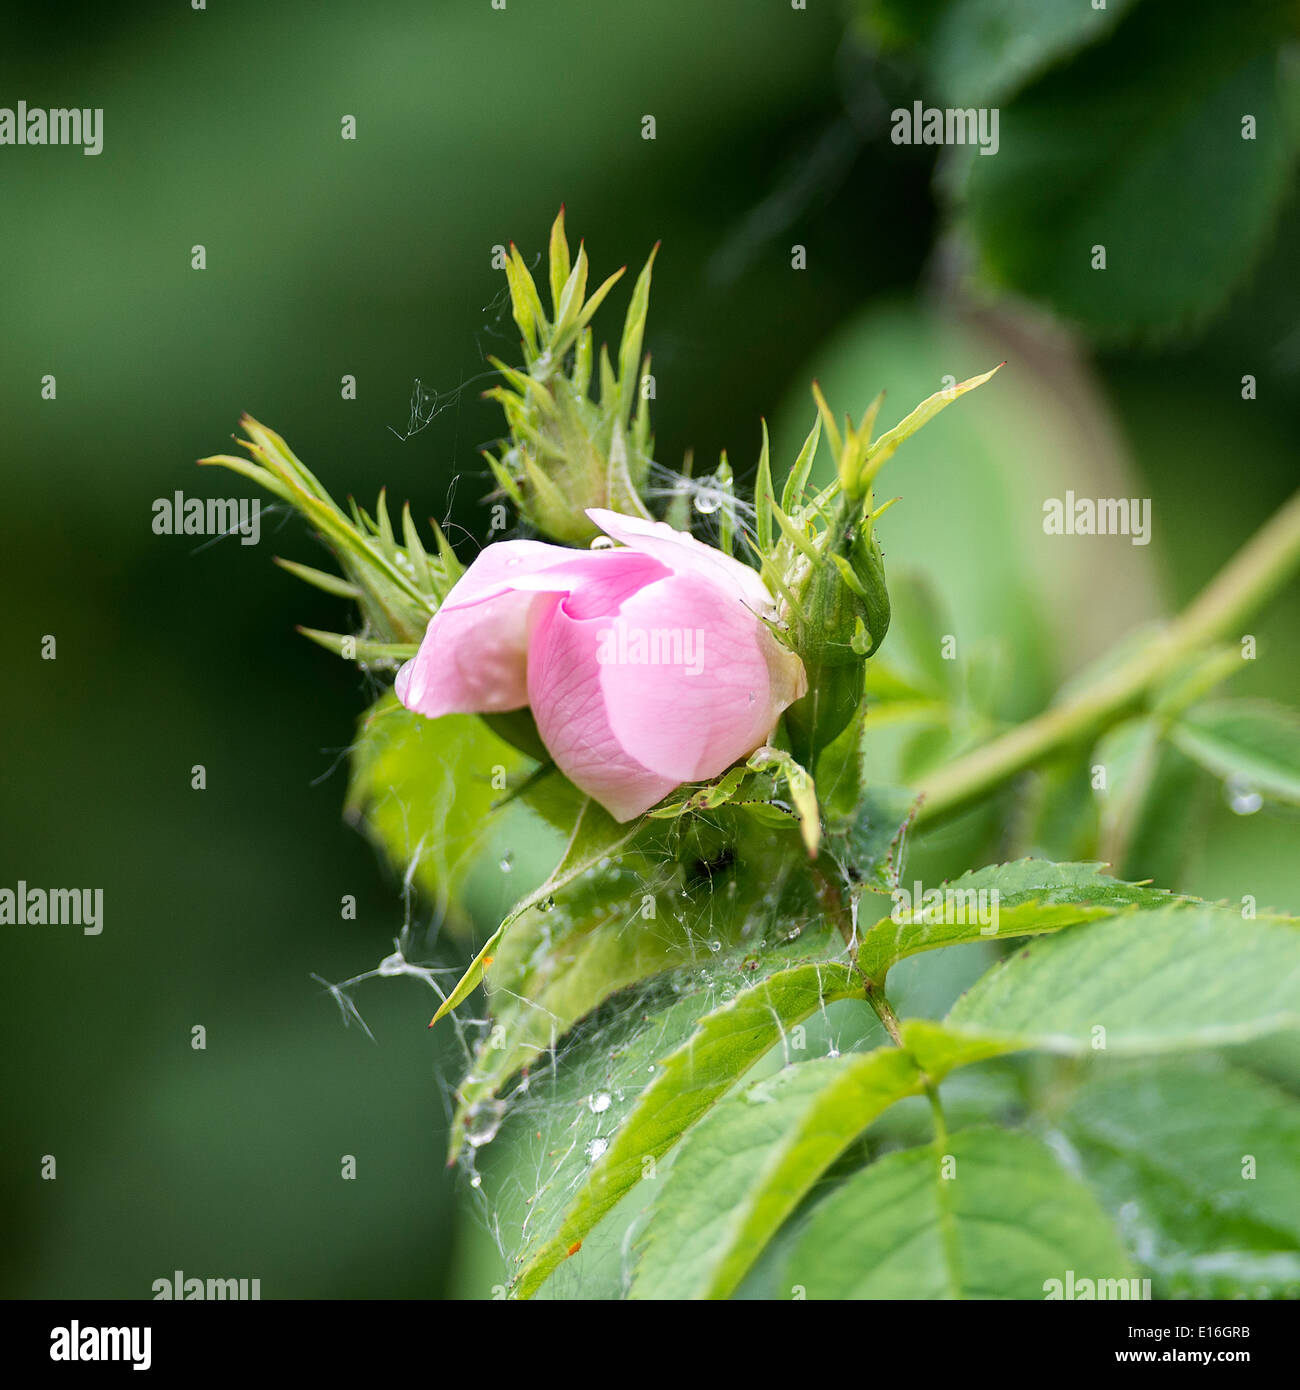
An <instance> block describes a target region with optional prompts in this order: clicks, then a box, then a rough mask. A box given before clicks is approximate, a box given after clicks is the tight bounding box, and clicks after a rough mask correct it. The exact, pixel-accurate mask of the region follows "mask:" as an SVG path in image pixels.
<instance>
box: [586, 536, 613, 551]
mask: <svg viewBox="0 0 1300 1390" xmlns="http://www.w3.org/2000/svg"><path fill="white" fill-rule="evenodd" d="M617 544H618V542H617V541H616V540H615V539H614V538H613V536H597V537H596V538H595V539H594V540H593V541H592V543H591V546H590V548H591V549H592V550H613V549H614V547H615V546H616V545H617Z"/></svg>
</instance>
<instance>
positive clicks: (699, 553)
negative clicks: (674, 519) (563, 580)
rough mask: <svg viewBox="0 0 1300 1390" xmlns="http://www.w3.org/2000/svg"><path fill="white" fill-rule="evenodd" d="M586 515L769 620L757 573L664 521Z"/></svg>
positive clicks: (768, 601)
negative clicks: (730, 594)
mask: <svg viewBox="0 0 1300 1390" xmlns="http://www.w3.org/2000/svg"><path fill="white" fill-rule="evenodd" d="M587 515H588V516H589V517H590V518H591V519H592V521H594V522H595V523H596V525H597V526H599V527H600V529H601V530H602V531H604V533H605V534H606V535H607V536H613V538H614V539H615V540H616V541H620V542H621V543H622V544H623V545H626V546H631V547H633V548H634V549H636V550H640V551H643V552H644V553H645V554H647V555H653V556H654V558H655V559H656V560H658V561H660V563H661V564H664V565H666V566H667V567H668V568H669V569H670V570H672V571H673V573H674V574H697V575H700V576H701V577H702V578H706V579H711V580H713V582H714V583H715V584H719V585H723V586H725V587H726V588H727V589H728V590H731V591H733V592H735V593H737V594H738V595H739V596H740V597H741V598H742V599H743V600H744V601H745V604H746V606H747V607H748V608H749V609H751V611H753V612H755V613H761V614H763V616H764V617H769V616H770V615H771V612H772V608H773V603H772V596H771V594H769V593H768V591H767V586H766V585H765V584H764V583H763V581H762V580H761V579H760V578H759V576H758V572H757V571H756V570H752V569H750V567H749V566H748V565H744V564H741V562H740V561H739V560H736V559H733V557H732V556H730V555H724V554H723V552H722V551H721V550H717V549H715V548H714V547H713V546H711V545H705V544H704V542H703V541H697V540H696V539H695V537H694V536H690V535H687V533H686V532H685V531H678V530H675V529H674V528H673V527H671V526H669V525H668V523H667V522H665V521H646V520H645V519H644V518H642V517H637V516H624V515H623V514H622V513H621V512H611V511H606V510H605V509H604V508H601V507H588V508H587Z"/></svg>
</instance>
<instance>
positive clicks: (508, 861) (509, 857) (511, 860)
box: [498, 850, 515, 874]
mask: <svg viewBox="0 0 1300 1390" xmlns="http://www.w3.org/2000/svg"><path fill="white" fill-rule="evenodd" d="M498 867H499V868H500V870H501V872H502V873H503V874H508V873H509V872H510V871H511V869H513V868H514V867H515V856H514V851H513V850H506V852H505V853H504V854H503V855H502V856H501V863H500V865H499V866H498Z"/></svg>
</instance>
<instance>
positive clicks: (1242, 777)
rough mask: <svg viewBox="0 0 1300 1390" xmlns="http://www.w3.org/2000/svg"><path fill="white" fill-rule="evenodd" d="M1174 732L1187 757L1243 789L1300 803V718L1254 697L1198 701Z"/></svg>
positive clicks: (1178, 722)
mask: <svg viewBox="0 0 1300 1390" xmlns="http://www.w3.org/2000/svg"><path fill="white" fill-rule="evenodd" d="M1172 737H1173V740H1174V742H1175V743H1176V744H1177V745H1178V747H1179V748H1181V749H1182V750H1183V752H1184V753H1186V754H1187V755H1188V757H1190V758H1193V759H1195V760H1196V762H1198V763H1200V764H1201V766H1202V767H1204V768H1207V769H1208V770H1209V771H1210V772H1213V773H1215V774H1216V775H1217V776H1220V777H1226V778H1230V779H1232V780H1233V781H1234V782H1235V783H1236V784H1237V786H1238V787H1239V788H1240V789H1241V790H1242V791H1243V792H1249V791H1255V792H1259V793H1260V794H1261V795H1263V796H1266V797H1271V798H1274V799H1276V800H1278V801H1285V802H1288V803H1289V804H1290V805H1292V806H1294V805H1296V804H1297V803H1300V718H1298V717H1297V716H1296V715H1295V714H1294V713H1293V712H1292V711H1291V710H1287V709H1282V708H1279V707H1278V706H1275V705H1269V704H1265V703H1263V702H1261V701H1254V700H1219V701H1215V702H1213V703H1207V704H1204V705H1196V706H1194V707H1193V708H1192V709H1189V710H1188V711H1187V712H1186V714H1184V715H1183V716H1182V718H1181V719H1179V720H1178V721H1177V722H1176V723H1175V725H1174V728H1173V733H1172Z"/></svg>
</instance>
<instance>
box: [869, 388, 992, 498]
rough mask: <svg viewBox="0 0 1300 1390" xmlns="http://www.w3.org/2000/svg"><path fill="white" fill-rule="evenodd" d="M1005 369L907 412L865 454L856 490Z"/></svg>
mask: <svg viewBox="0 0 1300 1390" xmlns="http://www.w3.org/2000/svg"><path fill="white" fill-rule="evenodd" d="M1005 365H1006V364H1005V363H1003V362H999V363H998V365H997V366H996V367H994V368H993V369H992V370H991V371H987V372H982V373H981V374H980V375H979V376H972V377H968V378H967V379H966V380H965V381H959V382H958V383H957V384H956V385H955V386H946V387H944V389H943V390H942V391H936V392H935V393H934V394H933V395H932V396H927V397H926V398H925V400H923V401H922V402H921V404H920V405H918V406H916V407H915V408H914V409H912V410H911V411H909V412H908V414H907V415H905V416H904V417H903V419H902V420H900V421H899V422H898V424H896V425H895V426H894V427H893V429H890V430H886V431H885V432H884V434H882V435H881V436H880V438H879V439H877V440H876V441H875V442H874V443H873V444H872V445H871V447H870V448H869V449H868V450H867V457H866V466H865V467H864V469H863V470H862V473H861V474H860V476H859V477H858V479H857V483H858V488H859V489H861V488H862V487H864V486H865V485H866V484H867V483H868V482H869V481H870V480H871V479H872V478H874V477H875V476H876V474H877V473H878V472H879V471H880V469H881V468H882V467H883V466H884V465H885V464H886V463H887V462H888V461H889V460H890V459H891V458H893V456H894V453H895V452H896V451H897V449H898V446H899V445H900V444H902V443H904V442H905V441H906V440H908V439H910V438H911V437H912V436H913V435H914V434H915V433H916V432H917V430H919V429H920V428H921V427H922V426H923V425H927V424H929V422H930V421H931V420H933V419H934V417H935V416H936V415H938V413H939V412H940V411H941V410H943V409H945V407H947V406H949V405H951V404H952V402H953V401H955V400H957V399H958V398H959V397H961V396H964V395H965V394H966V393H967V392H968V391H973V390H975V388H976V387H977V386H983V385H984V383H985V382H986V381H989V380H991V379H992V378H993V377H994V376H995V375H996V374H997V373H998V372H999V371H1001V369H1002V368H1003V367H1004V366H1005Z"/></svg>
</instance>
